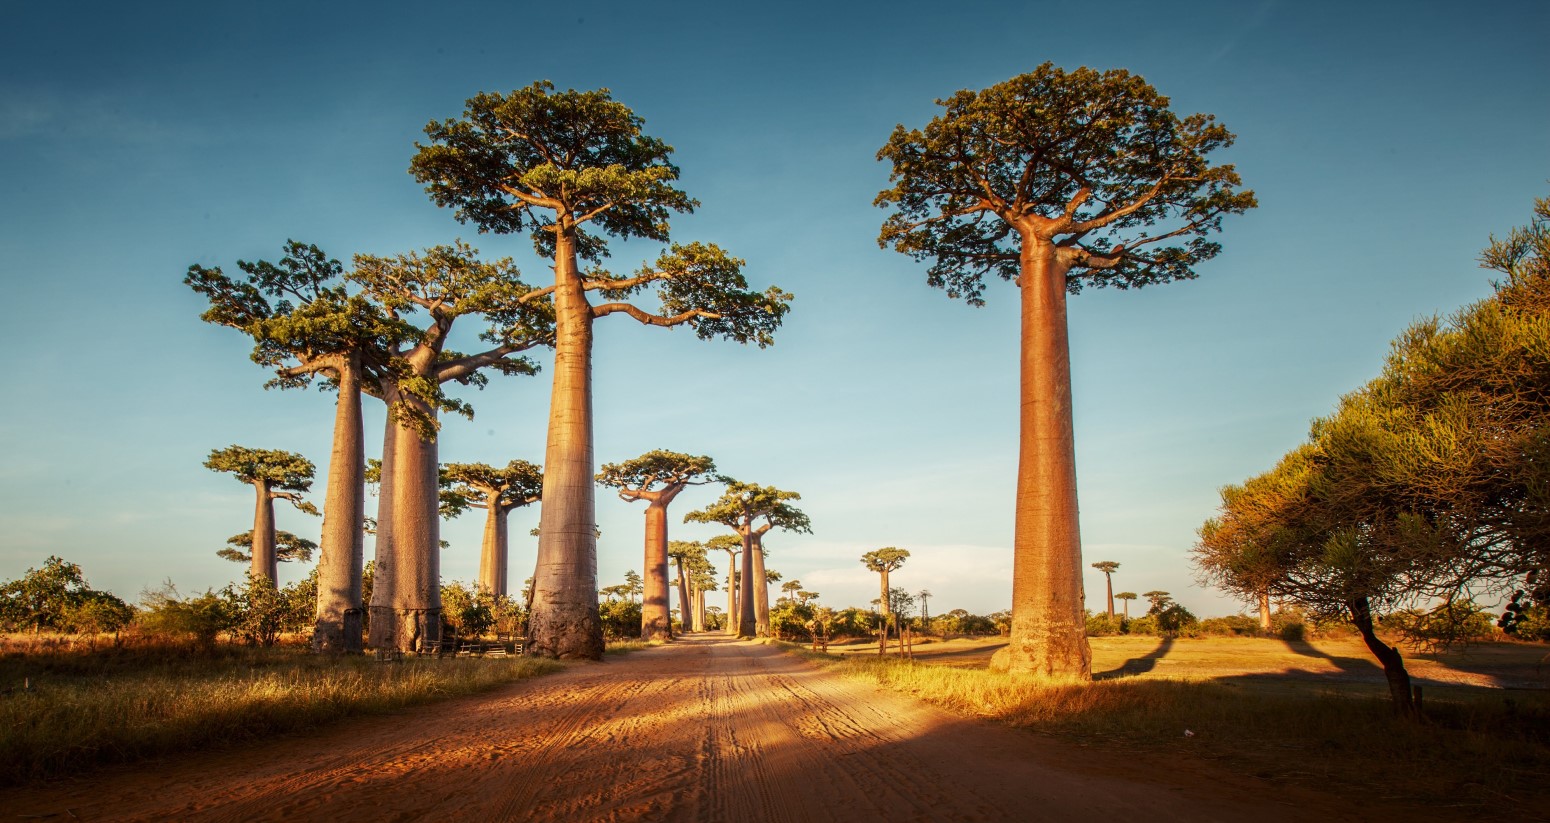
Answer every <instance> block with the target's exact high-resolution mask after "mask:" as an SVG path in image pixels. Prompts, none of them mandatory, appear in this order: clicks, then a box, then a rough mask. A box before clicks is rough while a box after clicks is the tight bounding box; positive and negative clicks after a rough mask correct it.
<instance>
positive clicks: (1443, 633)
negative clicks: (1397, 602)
mask: <svg viewBox="0 0 1550 823" xmlns="http://www.w3.org/2000/svg"><path fill="white" fill-rule="evenodd" d="M1492 617H1493V615H1491V614H1488V613H1486V612H1485V610H1483V609H1481V608H1480V606H1478V605H1476V604H1475V603H1473V602H1464V603H1444V604H1442V605H1439V606H1437V607H1436V608H1433V609H1430V610H1422V609H1405V610H1404V611H1400V612H1395V613H1393V614H1390V615H1386V616H1385V617H1384V618H1383V619H1382V620H1381V621H1379V625H1380V626H1382V627H1383V628H1385V629H1388V630H1390V631H1397V632H1400V633H1402V634H1403V635H1405V637H1407V638H1409V639H1410V640H1412V641H1413V642H1417V643H1420V644H1422V645H1424V646H1426V647H1428V648H1445V647H1447V646H1450V645H1452V644H1454V643H1470V642H1477V641H1481V640H1491V639H1493V638H1495V637H1496V625H1495V621H1494V620H1492Z"/></svg>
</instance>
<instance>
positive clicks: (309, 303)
mask: <svg viewBox="0 0 1550 823" xmlns="http://www.w3.org/2000/svg"><path fill="white" fill-rule="evenodd" d="M237 267H238V268H239V269H241V270H242V271H243V272H244V273H245V274H246V278H245V282H244V281H239V280H235V279H233V278H231V277H228V276H227V275H226V274H225V273H223V272H222V271H221V269H220V268H219V267H217V268H205V267H203V266H198V265H194V266H190V267H189V269H188V274H187V276H186V277H184V279H183V282H184V283H185V284H187V285H188V286H189V288H191V289H193V290H194V291H195V292H197V293H199V294H201V295H203V296H204V297H205V298H206V299H208V300H209V301H210V308H209V309H208V310H206V311H205V312H204V313H203V314H202V315H200V318H201V319H202V320H204V321H205V322H207V323H214V324H217V325H221V326H227V327H230V328H233V329H236V330H238V331H240V332H242V333H244V334H246V335H248V336H250V337H252V338H253V340H254V346H253V353H252V355H251V357H252V359H253V362H255V363H258V364H259V365H261V366H265V367H270V368H273V369H274V370H275V378H274V379H273V380H271V381H270V382H269V384H268V385H269V386H278V387H281V388H300V387H306V386H308V385H310V384H311V383H312V382H313V380H314V378H316V377H319V376H321V377H323V378H324V380H323V381H322V382H321V384H320V385H321V387H322V388H324V389H331V390H333V391H335V392H336V393H337V397H338V400H337V401H336V402H335V404H334V436H333V447H332V450H331V453H330V455H329V460H328V480H327V485H326V490H325V492H324V497H323V534H322V540H321V543H322V556H321V557H320V558H319V559H318V599H317V616H316V623H315V625H314V628H313V635H312V645H313V649H314V650H315V651H318V652H322V653H327V654H346V653H355V652H359V651H361V640H362V637H361V630H362V626H361V617H362V611H363V604H362V599H361V596H362V589H361V574H362V568H363V561H364V554H365V545H364V530H363V528H362V524H363V523H364V522H365V519H366V500H365V483H364V475H363V472H364V467H365V430H364V425H363V423H362V419H361V392H362V390H363V389H365V390H371V388H372V386H373V385H374V381H375V380H376V379H377V378H378V377H380V376H381V374H382V372H383V370H384V369H385V368H386V367H387V364H388V362H389V360H390V359H391V352H392V351H394V350H395V349H396V348H397V347H398V346H399V345H402V344H403V343H404V342H405V341H406V340H408V339H410V338H411V337H412V336H413V332H414V329H413V328H412V327H410V326H408V324H405V323H403V322H401V321H399V320H398V319H397V318H396V317H394V316H392V315H390V314H389V313H388V312H386V311H383V309H382V307H380V306H378V305H376V304H374V303H372V302H371V301H370V300H367V299H366V298H365V297H364V296H362V295H360V294H351V293H350V292H349V290H348V288H347V285H346V282H345V280H344V278H343V273H344V268H343V266H342V265H340V263H339V261H338V260H334V259H330V258H329V257H328V255H326V254H324V253H323V251H322V250H321V249H319V248H318V247H317V246H314V245H307V244H302V243H298V242H296V241H294V240H292V241H288V242H287V243H286V244H285V255H284V256H283V257H282V258H281V259H280V262H279V263H270V262H267V261H262V260H261V261H259V262H257V263H249V262H246V261H241V260H239V261H237Z"/></svg>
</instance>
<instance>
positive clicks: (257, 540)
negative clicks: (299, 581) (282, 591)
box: [252, 480, 280, 586]
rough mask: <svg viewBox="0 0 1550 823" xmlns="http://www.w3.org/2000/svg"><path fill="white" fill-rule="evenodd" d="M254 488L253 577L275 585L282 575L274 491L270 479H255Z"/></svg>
mask: <svg viewBox="0 0 1550 823" xmlns="http://www.w3.org/2000/svg"><path fill="white" fill-rule="evenodd" d="M253 489H254V491H256V492H258V503H257V505H256V506H254V508H253V545H252V548H253V566H252V572H253V577H254V579H257V580H266V581H268V582H269V585H271V586H273V585H275V580H276V579H277V578H278V577H279V576H280V569H279V563H278V562H277V560H276V558H275V550H274V493H273V492H271V491H270V490H269V481H268V480H254V481H253Z"/></svg>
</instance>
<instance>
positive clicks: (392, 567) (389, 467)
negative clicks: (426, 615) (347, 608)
mask: <svg viewBox="0 0 1550 823" xmlns="http://www.w3.org/2000/svg"><path fill="white" fill-rule="evenodd" d="M384 395H386V391H385V387H384ZM397 442H398V426H397V425H395V424H394V422H393V416H392V414H391V413H389V415H388V420H387V425H385V426H383V427H382V473H381V477H380V478H378V483H377V534H376V539H375V540H374V541H373V543H374V545H373V547H372V566H371V620H370V635H371V636H370V637H369V638H368V640H367V642H368V644H369V645H370V646H371V647H372V648H374V649H391V648H395V646H396V640H395V638H396V637H397V636H398V635H397V630H396V629H395V628H394V627H395V626H396V625H397V621H396V619H395V618H394V616H393V592H394V588H393V573H394V571H396V570H397V568H398V558H396V557H395V556H394V552H393V475H394V474H395V473H396V472H395V468H394V464H395V462H396V452H397V451H398V447H397V445H396V444H397Z"/></svg>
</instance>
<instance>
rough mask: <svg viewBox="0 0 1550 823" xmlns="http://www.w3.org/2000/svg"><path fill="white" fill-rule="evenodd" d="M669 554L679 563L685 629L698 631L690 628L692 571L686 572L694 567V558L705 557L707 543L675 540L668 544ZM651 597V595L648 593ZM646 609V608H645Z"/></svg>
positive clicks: (681, 607)
mask: <svg viewBox="0 0 1550 823" xmlns="http://www.w3.org/2000/svg"><path fill="white" fill-rule="evenodd" d="M667 556H668V559H670V560H672V561H673V562H674V563H676V564H677V565H678V614H679V620H680V621H682V623H683V626H684V630H685V631H698V629H690V628H689V626H690V625H691V621H690V619H689V604H690V599H691V598H690V594H689V583H690V578H691V575H692V572H686V571H685V568H686V567H687V568H689V569H693V567H694V559H695V558H699V559H702V560H703V559H704V557H705V544H704V543H701V542H699V541H697V540H674V541H672V542H670V543H668V544H667ZM648 598H649V595H648ZM643 611H644V609H643Z"/></svg>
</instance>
